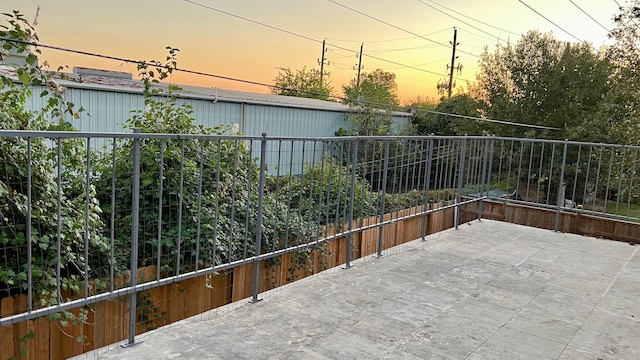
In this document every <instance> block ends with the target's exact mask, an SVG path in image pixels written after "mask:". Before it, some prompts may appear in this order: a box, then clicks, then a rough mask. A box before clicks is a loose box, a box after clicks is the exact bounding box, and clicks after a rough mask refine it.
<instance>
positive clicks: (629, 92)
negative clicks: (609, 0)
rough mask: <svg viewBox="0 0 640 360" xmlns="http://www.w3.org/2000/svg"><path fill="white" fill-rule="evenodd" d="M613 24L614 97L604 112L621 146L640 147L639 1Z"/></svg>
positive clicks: (610, 54)
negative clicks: (622, 143)
mask: <svg viewBox="0 0 640 360" xmlns="http://www.w3.org/2000/svg"><path fill="white" fill-rule="evenodd" d="M614 22H615V27H614V28H613V29H612V30H611V32H610V33H609V37H610V38H611V39H613V40H615V42H614V44H613V45H612V46H610V47H609V48H608V49H607V53H606V55H607V58H608V59H609V60H610V61H611V62H612V63H613V65H614V71H613V74H612V76H611V81H612V83H613V84H614V86H615V95H614V96H613V97H612V99H611V100H610V101H609V102H608V103H609V106H608V108H606V109H604V110H605V111H603V112H604V115H605V116H608V117H609V118H610V119H611V126H612V128H613V130H614V132H615V133H616V135H618V136H619V138H620V139H621V140H620V141H621V142H624V143H625V144H629V145H640V105H639V101H638V100H640V92H639V91H638V89H639V88H640V25H639V24H640V0H632V1H629V2H627V4H626V6H624V7H621V8H620V13H619V14H617V15H616V16H615V17H614Z"/></svg>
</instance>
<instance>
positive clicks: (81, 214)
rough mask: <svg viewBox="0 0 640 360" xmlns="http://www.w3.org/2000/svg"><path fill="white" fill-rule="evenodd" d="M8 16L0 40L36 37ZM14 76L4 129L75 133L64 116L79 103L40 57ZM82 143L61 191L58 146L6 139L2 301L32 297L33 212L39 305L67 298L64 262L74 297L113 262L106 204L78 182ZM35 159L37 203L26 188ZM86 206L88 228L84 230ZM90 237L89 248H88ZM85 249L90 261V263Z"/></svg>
mask: <svg viewBox="0 0 640 360" xmlns="http://www.w3.org/2000/svg"><path fill="white" fill-rule="evenodd" d="M4 15H5V17H6V19H7V22H8V25H0V37H5V38H11V39H16V40H23V41H24V40H31V39H32V38H33V37H34V36H35V35H34V33H33V28H32V27H31V26H30V24H29V23H28V22H27V21H26V20H24V18H23V16H22V15H21V14H20V13H18V12H14V13H13V14H4ZM2 50H3V55H2V58H4V56H6V54H7V53H8V52H10V51H14V52H15V53H18V54H27V53H28V49H27V48H26V46H25V45H24V44H21V43H14V42H11V41H5V42H4V44H3V48H2ZM4 51H6V52H7V53H5V52H4ZM36 53H37V51H36ZM43 66H46V65H43ZM15 74H16V76H17V79H18V81H20V82H21V84H16V83H15V82H14V79H12V78H10V77H8V76H4V75H0V80H1V82H0V129H5V130H51V129H60V128H63V129H67V130H69V126H68V123H67V122H66V121H65V119H64V116H65V114H67V113H68V114H76V113H75V112H74V111H73V104H71V103H67V102H65V101H64V98H63V97H62V93H63V92H62V91H60V89H59V87H56V86H55V85H52V84H55V81H54V78H53V74H52V73H49V72H47V71H44V70H42V68H41V67H38V66H37V56H36V55H34V54H31V53H28V55H27V56H26V64H25V65H22V66H18V67H16V68H15ZM45 84H47V86H48V87H46V88H44V90H43V91H42V92H41V94H40V96H42V97H44V98H45V99H46V101H45V103H46V106H45V107H44V108H43V109H41V110H39V111H28V110H26V109H27V106H26V104H27V100H28V99H29V97H31V96H32V88H33V87H35V86H40V85H45ZM61 109H65V110H64V111H61ZM48 116H52V117H53V118H58V123H57V124H54V123H50V122H49V121H48V120H47V117H48ZM83 143H84V142H83V141H82V140H78V139H75V140H73V139H68V140H65V141H64V142H62V143H61V153H62V157H61V158H60V160H59V161H60V167H61V169H62V171H61V174H60V180H59V181H60V186H59V187H58V154H57V152H58V148H57V145H53V146H52V144H51V141H49V140H47V139H44V138H35V137H32V138H30V139H27V138H25V137H1V138H0V164H2V167H1V168H0V251H1V252H2V254H3V257H4V261H3V262H2V263H0V297H3V296H4V295H14V294H17V293H26V292H27V289H28V286H29V284H28V278H27V277H28V275H27V272H28V265H27V252H28V242H29V237H28V232H27V230H28V224H27V216H28V213H29V211H30V213H31V227H30V229H29V230H30V233H31V237H30V240H31V247H32V263H31V270H32V276H33V284H32V286H33V290H34V294H35V295H36V296H37V300H39V301H40V302H41V303H42V304H43V305H46V304H50V303H54V302H56V301H57V299H59V298H60V297H62V294H58V293H57V281H56V278H57V266H58V263H59V264H60V267H61V274H62V276H63V279H62V283H61V287H62V289H63V290H70V293H71V294H73V293H77V292H80V290H81V282H82V281H83V280H84V279H86V278H87V277H89V276H94V275H99V273H97V271H99V270H101V269H98V267H99V266H101V265H102V264H104V263H105V262H106V261H107V260H106V254H107V250H108V243H107V241H106V239H105V237H104V236H103V235H102V233H103V229H104V224H103V223H102V221H101V219H100V212H101V209H100V206H99V203H98V202H97V200H96V198H95V197H94V195H95V189H94V188H93V187H92V188H90V189H89V197H88V199H87V198H86V196H85V183H84V181H83V177H82V176H77V175H78V174H83V173H84V172H85V169H84V162H83V161H84V159H86V152H85V149H84V144H83ZM29 155H30V165H31V179H30V181H31V184H30V185H31V204H30V205H29V201H28V190H27V189H28V181H29V179H28V164H29V160H28V159H29ZM58 196H59V204H58ZM87 200H88V204H89V207H88V227H87V228H85V210H86V209H87ZM58 206H59V208H58ZM29 207H30V209H29ZM58 211H59V212H60V216H58ZM58 222H59V223H60V228H59V229H58V225H57V224H58ZM58 231H59V233H60V243H59V246H60V250H59V251H60V258H59V259H58V256H57V253H58V246H57V243H58ZM85 239H86V243H87V244H88V246H89V248H88V249H86V248H85ZM85 251H86V252H88V253H89V255H90V258H88V259H87V258H85ZM85 270H88V271H89V272H88V273H87V272H86V271H85Z"/></svg>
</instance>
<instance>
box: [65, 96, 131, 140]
mask: <svg viewBox="0 0 640 360" xmlns="http://www.w3.org/2000/svg"><path fill="white" fill-rule="evenodd" d="M65 98H66V99H67V100H68V101H71V102H73V103H74V104H75V106H76V109H78V108H80V106H83V107H84V108H85V109H86V110H87V112H88V113H90V114H91V116H87V114H83V115H81V117H80V120H76V121H73V125H74V127H75V128H77V129H78V130H80V131H88V132H131V130H125V127H124V126H125V122H126V120H127V119H129V118H130V117H131V112H132V111H133V110H142V109H144V98H143V97H142V96H141V95H138V94H129V93H121V92H111V91H96V90H87V89H73V88H71V89H67V92H66V93H65Z"/></svg>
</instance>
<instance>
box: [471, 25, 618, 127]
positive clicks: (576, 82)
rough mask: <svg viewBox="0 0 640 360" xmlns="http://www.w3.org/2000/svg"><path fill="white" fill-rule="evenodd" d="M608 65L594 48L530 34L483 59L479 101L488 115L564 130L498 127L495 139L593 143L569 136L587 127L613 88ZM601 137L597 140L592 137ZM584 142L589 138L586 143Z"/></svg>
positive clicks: (497, 49) (544, 35)
mask: <svg viewBox="0 0 640 360" xmlns="http://www.w3.org/2000/svg"><path fill="white" fill-rule="evenodd" d="M610 73H611V66H610V64H609V61H608V60H607V59H605V58H604V57H603V56H601V55H600V54H599V53H597V52H596V51H595V50H594V49H593V48H592V47H591V46H590V45H588V44H585V43H582V44H572V43H563V42H561V41H559V40H556V39H555V38H553V37H552V36H551V35H550V34H541V33H539V32H537V31H530V32H529V33H527V34H526V35H524V36H523V37H522V38H521V39H520V40H519V41H518V42H517V43H516V44H515V45H511V44H508V45H498V46H497V47H496V49H495V51H494V52H493V53H490V52H489V51H485V52H484V53H483V54H482V56H481V61H480V73H479V74H478V81H479V85H478V89H477V91H478V95H479V100H481V101H483V102H484V103H485V107H484V109H483V110H484V111H483V112H484V115H485V116H487V117H489V118H495V119H501V120H509V121H514V122H519V123H523V124H529V125H535V126H543V127H551V128H557V129H560V130H552V129H541V128H537V129H536V128H528V129H527V128H524V127H516V126H500V125H494V126H490V127H488V129H490V131H491V132H493V133H495V134H497V135H508V136H525V137H537V138H565V137H571V136H572V135H574V136H575V134H580V136H583V138H581V139H580V140H588V139H589V135H590V134H589V131H574V132H565V131H564V130H567V129H577V128H579V127H580V126H582V125H584V121H585V119H590V118H592V116H593V114H595V113H596V112H597V111H599V109H600V107H601V106H602V105H603V103H604V102H603V100H604V99H605V98H606V97H607V96H608V94H609V92H610V90H611V86H610V84H609V78H608V77H609V74H610ZM593 135H597V134H593ZM584 136H586V138H584Z"/></svg>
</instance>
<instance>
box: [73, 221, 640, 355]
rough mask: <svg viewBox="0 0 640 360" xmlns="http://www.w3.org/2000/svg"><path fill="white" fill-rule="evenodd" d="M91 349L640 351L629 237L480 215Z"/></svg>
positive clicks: (638, 270)
mask: <svg viewBox="0 0 640 360" xmlns="http://www.w3.org/2000/svg"><path fill="white" fill-rule="evenodd" d="M405 249H409V250H406V251H400V250H398V249H391V250H389V251H387V252H386V253H385V255H384V256H382V257H381V258H372V257H367V258H365V259H362V260H360V261H357V262H354V264H353V267H352V268H350V269H346V270H345V269H332V270H329V271H326V272H324V273H321V274H318V275H316V276H313V277H311V278H307V279H304V280H301V281H298V282H296V283H294V284H291V285H288V286H286V287H283V288H280V289H278V290H275V291H272V292H271V293H268V294H264V295H263V296H262V298H263V300H262V301H260V302H258V303H255V304H249V303H247V302H246V301H244V302H243V303H242V304H234V305H233V306H232V307H230V308H228V309H227V310H219V311H217V312H215V313H212V314H208V315H207V314H205V315H200V316H198V317H196V319H194V320H187V321H184V322H181V323H178V324H172V325H169V326H166V327H164V328H161V329H158V330H155V331H152V332H150V333H148V334H146V335H144V336H139V337H138V338H137V339H140V340H142V342H141V343H140V344H137V345H135V346H132V347H128V348H122V347H120V346H118V345H112V346H110V347H108V348H104V349H100V350H96V351H94V352H91V353H87V354H84V355H82V356H79V357H78V358H81V359H84V358H90V359H94V358H98V359H168V358H182V359H594V360H595V359H640V298H639V297H638V294H639V293H640V255H638V249H640V247H638V246H631V245H629V244H626V243H620V242H613V241H608V240H602V239H595V238H589V237H583V236H578V235H572V234H561V233H554V232H552V231H548V230H540V229H535V228H529V227H524V226H518V225H513V224H508V223H502V222H496V221H488V220H483V221H481V222H477V221H475V222H472V223H469V224H465V225H461V226H460V229H459V230H457V231H456V230H453V229H451V230H447V231H445V232H441V233H439V234H436V235H432V236H431V237H430V238H429V240H428V241H427V242H421V241H419V240H418V241H415V242H413V243H410V244H408V245H407V246H406V247H405Z"/></svg>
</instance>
